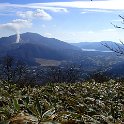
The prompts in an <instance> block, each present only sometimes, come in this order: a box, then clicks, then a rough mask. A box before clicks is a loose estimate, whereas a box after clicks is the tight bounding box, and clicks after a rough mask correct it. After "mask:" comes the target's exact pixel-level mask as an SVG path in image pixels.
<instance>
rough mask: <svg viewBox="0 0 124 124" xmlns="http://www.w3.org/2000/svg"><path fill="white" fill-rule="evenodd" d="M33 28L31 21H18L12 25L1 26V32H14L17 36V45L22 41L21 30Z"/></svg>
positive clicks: (14, 21) (11, 23)
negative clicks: (4, 30)
mask: <svg viewBox="0 0 124 124" xmlns="http://www.w3.org/2000/svg"><path fill="white" fill-rule="evenodd" d="M31 26H32V23H31V22H30V21H29V20H23V19H16V20H13V21H12V22H10V23H6V24H0V30H3V29H6V30H9V31H12V32H15V33H16V35H17V38H16V43H19V41H20V30H21V29H23V28H29V27H31Z"/></svg>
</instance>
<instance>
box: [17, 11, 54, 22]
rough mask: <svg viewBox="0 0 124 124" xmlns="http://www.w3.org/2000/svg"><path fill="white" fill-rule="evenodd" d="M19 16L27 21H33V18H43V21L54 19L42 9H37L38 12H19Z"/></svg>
mask: <svg viewBox="0 0 124 124" xmlns="http://www.w3.org/2000/svg"><path fill="white" fill-rule="evenodd" d="M17 16H20V17H22V18H27V19H33V18H41V19H43V20H51V19H52V16H51V15H50V14H48V13H47V12H45V11H44V10H42V9H37V10H36V11H26V12H17Z"/></svg>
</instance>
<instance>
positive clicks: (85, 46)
mask: <svg viewBox="0 0 124 124" xmlns="http://www.w3.org/2000/svg"><path fill="white" fill-rule="evenodd" d="M106 43H107V44H108V45H109V46H110V47H113V46H115V43H114V42H112V41H101V42H80V43H72V45H74V46H77V47H79V48H81V49H82V50H84V51H109V49H108V48H106V47H105V46H104V44H106ZM118 44H119V43H118ZM119 45H121V44H119Z"/></svg>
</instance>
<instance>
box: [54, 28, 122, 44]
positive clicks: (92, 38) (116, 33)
mask: <svg viewBox="0 0 124 124" xmlns="http://www.w3.org/2000/svg"><path fill="white" fill-rule="evenodd" d="M123 34H124V31H120V30H117V29H115V28H114V27H113V29H112V28H110V29H102V30H97V31H92V30H89V31H80V32H78V31H77V32H76V31H75V32H53V33H52V35H53V36H54V37H55V38H57V39H60V40H63V41H66V42H70V43H72V42H99V41H104V40H105V41H115V42H119V40H122V41H124V38H123Z"/></svg>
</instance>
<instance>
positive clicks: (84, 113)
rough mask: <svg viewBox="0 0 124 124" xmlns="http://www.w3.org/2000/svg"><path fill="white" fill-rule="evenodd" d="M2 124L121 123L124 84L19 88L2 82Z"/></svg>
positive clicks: (55, 84)
mask: <svg viewBox="0 0 124 124" xmlns="http://www.w3.org/2000/svg"><path fill="white" fill-rule="evenodd" d="M0 85H1V87H0V124H10V123H11V124H17V123H19V124H25V123H29V124H45V123H50V124H52V123H54V124H78V123H81V124H114V123H115V124H121V123H124V122H123V121H124V83H121V82H116V81H114V80H110V81H108V82H103V83H97V82H94V81H91V82H83V83H73V84H72V83H67V84H66V83H49V84H47V85H44V86H35V87H30V86H24V87H18V86H17V85H16V84H8V83H3V82H1V84H0Z"/></svg>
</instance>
